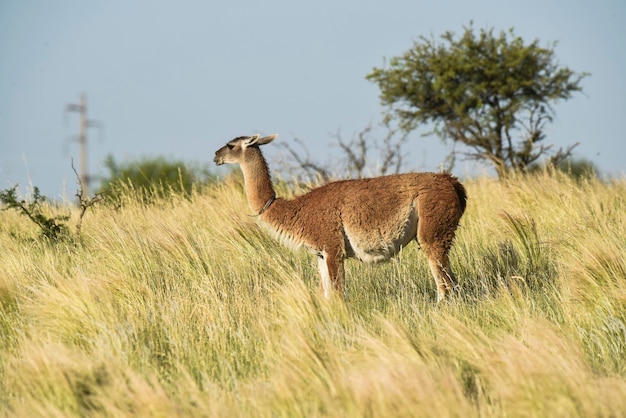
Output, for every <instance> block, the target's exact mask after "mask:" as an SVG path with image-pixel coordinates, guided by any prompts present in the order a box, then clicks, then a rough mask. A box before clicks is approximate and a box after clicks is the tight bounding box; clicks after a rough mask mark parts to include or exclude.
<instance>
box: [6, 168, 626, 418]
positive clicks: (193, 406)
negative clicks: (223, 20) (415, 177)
mask: <svg viewBox="0 0 626 418" xmlns="http://www.w3.org/2000/svg"><path fill="white" fill-rule="evenodd" d="M465 185H466V187H467V189H468V195H469V199H470V200H469V202H468V211H467V213H466V215H465V216H464V218H463V219H462V225H461V227H460V229H459V231H458V234H457V240H456V244H455V247H454V249H453V252H452V266H453V269H454V270H455V272H456V274H457V277H458V279H459V284H460V286H461V289H462V293H461V294H460V295H459V296H458V297H456V298H455V299H453V300H451V301H449V302H445V303H442V304H436V302H435V296H436V295H435V294H436V288H435V284H434V281H433V279H432V277H431V275H430V272H429V269H428V266H427V263H426V261H425V258H424V257H423V255H422V254H420V251H419V249H418V248H417V246H416V245H411V246H409V247H407V248H406V249H404V250H403V252H402V253H401V254H400V256H399V257H398V258H396V259H394V260H393V261H391V262H389V263H386V264H381V265H375V266H369V265H364V264H361V263H358V262H356V261H349V262H347V264H346V273H347V275H346V277H347V292H348V300H347V302H346V303H345V304H343V303H342V302H340V301H337V300H331V301H326V300H324V299H323V298H322V297H321V295H320V291H319V283H318V279H317V271H316V268H315V264H314V263H315V260H313V257H312V256H310V255H308V254H307V253H306V251H304V250H301V251H293V250H291V249H288V248H285V247H283V246H281V245H280V244H279V243H276V242H275V241H274V240H273V239H271V238H270V237H269V236H268V235H266V234H265V232H264V230H263V229H262V228H260V227H259V226H257V225H256V223H255V218H254V217H251V216H249V214H250V210H249V209H248V206H247V202H246V200H245V196H244V195H243V192H242V187H241V185H240V184H239V183H238V182H237V181H236V180H232V179H231V180H227V181H226V182H224V183H221V184H217V185H214V186H211V187H210V188H208V189H206V190H202V191H199V192H195V193H194V194H193V195H192V196H191V198H184V197H181V196H176V195H172V196H169V197H167V198H165V199H162V200H158V201H157V202H156V203H154V204H151V205H142V204H139V203H137V202H136V201H135V200H133V198H132V195H131V194H130V192H128V193H129V194H128V195H127V196H125V199H124V202H125V203H124V205H123V206H122V207H121V208H119V209H111V208H107V207H104V206H99V207H96V208H91V210H90V212H88V213H87V215H86V217H85V218H84V222H83V227H82V235H81V237H80V239H74V240H66V241H64V242H59V243H52V244H51V243H49V242H44V241H40V238H39V234H38V231H37V230H36V227H35V226H34V225H32V224H30V223H29V221H28V219H26V218H25V217H23V216H20V215H19V214H17V213H15V212H12V211H4V212H2V215H1V217H0V250H1V251H0V415H2V416H46V417H53V416H63V417H67V416H96V417H99V416H102V417H109V416H110V417H118V416H167V417H172V416H228V417H230V416H254V417H265V416H267V417H281V416H285V417H298V416H302V417H315V416H342V417H345V416H355V417H357V416H358V417H361V416H372V417H383V416H388V417H399V416H441V417H444V416H463V417H473V416H475V417H492V416H495V417H500V416H546V417H548V416H550V417H553V416H568V417H569V416H581V417H591V416H624V415H626V261H625V260H626V215H625V214H626V182H625V181H624V180H619V181H611V182H602V181H599V180H597V179H595V178H590V179H586V180H579V181H575V180H572V179H570V178H568V177H566V176H564V175H560V174H554V173H553V174H537V175H534V176H530V177H520V178H514V179H510V180H507V181H506V182H497V181H495V180H492V179H477V180H468V181H465ZM280 189H281V193H283V194H285V193H289V191H288V188H287V187H285V186H284V185H283V186H281V188H280ZM46 210H48V211H49V212H50V214H66V213H68V212H71V211H73V210H72V209H71V208H70V207H69V206H67V207H61V208H55V207H47V208H46ZM74 215H75V216H76V214H74Z"/></svg>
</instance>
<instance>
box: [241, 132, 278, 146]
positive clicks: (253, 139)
mask: <svg viewBox="0 0 626 418" xmlns="http://www.w3.org/2000/svg"><path fill="white" fill-rule="evenodd" d="M277 136H278V134H274V135H269V136H264V137H263V138H261V137H260V135H259V134H256V135H252V136H251V137H249V138H248V139H247V140H246V142H244V147H245V148H247V147H249V146H252V145H255V144H256V145H265V144H269V143H270V142H272V141H273V140H274V139H276V137H277Z"/></svg>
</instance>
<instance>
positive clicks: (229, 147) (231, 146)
mask: <svg viewBox="0 0 626 418" xmlns="http://www.w3.org/2000/svg"><path fill="white" fill-rule="evenodd" d="M226 146H227V147H228V149H233V148H235V146H234V145H233V144H226Z"/></svg>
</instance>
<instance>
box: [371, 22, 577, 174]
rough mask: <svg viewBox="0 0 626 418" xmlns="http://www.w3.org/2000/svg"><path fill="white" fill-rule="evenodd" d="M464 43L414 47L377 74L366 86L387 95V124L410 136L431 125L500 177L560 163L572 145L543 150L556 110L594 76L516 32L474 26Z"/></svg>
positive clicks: (423, 42) (445, 39)
mask: <svg viewBox="0 0 626 418" xmlns="http://www.w3.org/2000/svg"><path fill="white" fill-rule="evenodd" d="M464 29H465V32H464V34H463V36H461V37H460V38H459V39H457V38H456V37H455V35H454V33H452V32H446V33H445V34H443V35H442V36H441V41H439V42H438V41H437V40H436V39H434V38H432V37H431V38H426V37H420V38H419V41H417V42H415V43H414V45H413V48H412V49H410V50H409V51H407V52H406V53H405V54H404V55H402V56H400V57H395V58H391V59H390V60H389V67H388V68H374V69H373V71H372V72H371V73H370V74H368V75H367V79H368V80H370V81H372V82H374V83H377V84H378V87H379V88H380V92H381V93H380V100H381V103H382V104H383V105H385V106H387V107H388V108H387V111H386V112H385V121H386V122H387V123H391V122H396V123H397V125H398V127H399V128H400V130H402V131H404V132H406V133H408V132H410V131H412V130H414V129H415V128H417V126H418V125H419V124H429V123H432V124H433V126H434V129H433V132H434V133H435V134H437V135H438V136H439V137H440V138H441V139H442V140H444V141H446V140H452V141H453V142H455V143H457V142H458V143H462V144H464V145H465V146H466V148H467V149H468V150H467V151H466V152H463V153H462V154H464V155H465V156H466V157H468V158H471V159H476V160H486V161H488V162H491V163H492V164H493V165H494V167H495V169H496V171H497V173H498V175H499V176H504V175H506V173H507V172H508V171H509V170H511V169H514V170H521V171H525V170H526V169H527V168H528V167H529V166H530V165H531V164H532V163H534V162H537V161H538V160H539V159H540V158H541V157H549V158H550V161H551V162H552V163H554V164H558V163H559V162H561V161H563V160H565V159H566V158H567V157H569V156H570V155H571V151H572V149H573V148H574V147H575V146H576V145H577V144H574V145H571V146H569V147H567V148H565V149H562V148H561V149H558V150H556V151H553V150H552V148H553V146H552V145H545V144H543V140H544V139H545V127H546V125H547V124H548V123H550V122H552V120H553V117H554V114H555V113H554V109H553V107H552V104H553V103H556V102H558V101H560V100H567V99H570V98H571V97H572V94H573V93H574V92H578V91H581V90H582V88H581V86H580V82H581V80H582V79H583V78H585V77H586V76H587V75H588V74H587V73H580V74H577V73H574V72H573V71H572V70H570V69H569V68H567V67H560V66H559V65H558V62H557V61H556V58H555V54H554V46H555V45H556V43H554V44H552V45H551V46H549V47H547V48H543V47H541V46H540V45H539V41H537V40H535V41H533V42H532V43H530V44H525V43H524V41H523V40H522V39H521V38H520V37H518V36H516V35H515V34H514V32H513V29H510V30H509V31H508V32H501V33H500V34H499V35H498V36H496V35H494V33H493V29H490V30H484V29H482V30H480V32H479V33H478V34H476V33H475V31H474V28H473V27H472V25H471V24H470V26H469V27H465V28H464Z"/></svg>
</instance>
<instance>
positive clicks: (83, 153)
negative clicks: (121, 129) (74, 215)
mask: <svg viewBox="0 0 626 418" xmlns="http://www.w3.org/2000/svg"><path fill="white" fill-rule="evenodd" d="M65 111H66V112H78V113H79V115H80V121H79V131H78V145H79V147H80V168H79V174H78V179H79V181H80V185H81V187H82V190H83V193H84V195H85V196H89V181H90V180H91V179H90V178H89V169H88V167H87V163H88V153H87V128H89V127H90V126H98V125H97V122H96V121H92V120H89V119H88V118H87V96H86V95H85V93H81V95H80V101H79V103H78V104H68V105H67V106H66V107H65Z"/></svg>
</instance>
